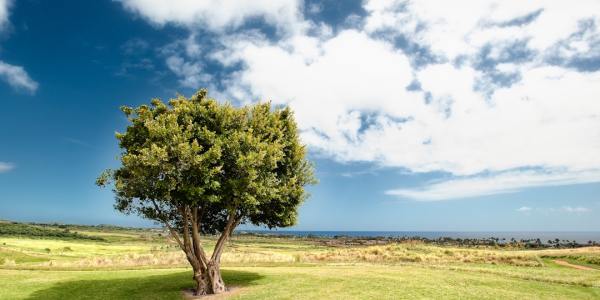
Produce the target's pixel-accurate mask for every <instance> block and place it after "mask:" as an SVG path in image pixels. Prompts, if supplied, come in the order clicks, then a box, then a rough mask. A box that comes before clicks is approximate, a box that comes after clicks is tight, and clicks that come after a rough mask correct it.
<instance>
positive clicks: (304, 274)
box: [0, 265, 600, 299]
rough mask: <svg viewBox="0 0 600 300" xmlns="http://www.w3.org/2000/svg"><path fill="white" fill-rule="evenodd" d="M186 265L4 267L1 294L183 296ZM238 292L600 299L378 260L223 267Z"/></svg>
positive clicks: (581, 289) (557, 287)
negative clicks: (67, 268) (111, 268)
mask: <svg viewBox="0 0 600 300" xmlns="http://www.w3.org/2000/svg"><path fill="white" fill-rule="evenodd" d="M190 272H191V271H190V270H187V269H162V270H122V271H62V272H61V271H23V270H19V271H17V270H0V278H3V279H4V280H2V281H0V298H1V299H180V292H181V290H182V289H185V288H189V287H190V286H191V285H192V281H191V276H190V275H191V273H190ZM223 276H224V280H225V281H226V282H227V284H229V285H230V286H235V287H237V289H236V290H235V292H234V294H233V295H232V298H233V299H267V298H270V299H298V298H301V299H368V298H370V299H415V298H435V299H442V298H443V299H499V298H501V299H529V298H536V299H551V298H555V299H556V298H557V299H598V297H600V290H599V289H598V288H592V287H585V286H581V285H577V284H556V283H553V282H548V281H544V280H531V279H530V280H523V279H520V278H515V277H512V276H508V275H506V274H504V275H500V274H494V273H485V272H479V271H476V270H443V269H435V268H426V267H422V266H392V267H389V266H388V267H385V268H382V267H381V266H373V265H358V266H318V267H236V268H225V269H224V271H223Z"/></svg>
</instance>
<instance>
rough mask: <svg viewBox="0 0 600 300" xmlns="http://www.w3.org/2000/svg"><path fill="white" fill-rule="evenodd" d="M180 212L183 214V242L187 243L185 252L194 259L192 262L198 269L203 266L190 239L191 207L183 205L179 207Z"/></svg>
mask: <svg viewBox="0 0 600 300" xmlns="http://www.w3.org/2000/svg"><path fill="white" fill-rule="evenodd" d="M178 209H179V212H180V213H181V214H182V215H183V243H184V244H185V249H186V250H184V251H185V254H186V255H187V256H188V257H190V259H191V260H192V261H191V262H190V263H191V264H192V265H193V266H194V267H196V268H197V269H200V268H201V267H202V264H201V263H200V261H199V260H198V258H197V257H196V255H193V254H194V249H193V247H192V243H191V241H190V228H189V225H190V222H189V221H190V220H189V207H188V206H187V205H185V206H183V207H181V206H180V207H178Z"/></svg>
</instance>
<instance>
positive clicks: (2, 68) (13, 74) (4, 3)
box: [0, 0, 38, 93]
mask: <svg viewBox="0 0 600 300" xmlns="http://www.w3.org/2000/svg"><path fill="white" fill-rule="evenodd" d="M11 5H12V1H11V0H0V32H2V31H3V30H4V29H5V27H6V26H7V24H8V13H9V9H10V7H11ZM0 79H2V80H4V81H6V82H7V83H8V84H9V85H10V86H12V87H13V88H16V89H22V90H26V91H28V92H30V93H34V92H35V91H36V90H37V88H38V83H37V82H35V81H34V80H33V79H31V77H29V74H27V72H26V71H25V69H23V67H21V66H15V65H11V64H8V63H6V62H3V61H1V60H0Z"/></svg>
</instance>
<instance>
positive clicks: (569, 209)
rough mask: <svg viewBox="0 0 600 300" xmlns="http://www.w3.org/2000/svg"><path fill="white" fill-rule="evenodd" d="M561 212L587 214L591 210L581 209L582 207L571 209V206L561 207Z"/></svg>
mask: <svg viewBox="0 0 600 300" xmlns="http://www.w3.org/2000/svg"><path fill="white" fill-rule="evenodd" d="M560 210H561V211H563V212H567V213H587V212H590V211H591V210H590V209H589V208H587V207H582V206H577V207H571V206H563V207H561V209H560Z"/></svg>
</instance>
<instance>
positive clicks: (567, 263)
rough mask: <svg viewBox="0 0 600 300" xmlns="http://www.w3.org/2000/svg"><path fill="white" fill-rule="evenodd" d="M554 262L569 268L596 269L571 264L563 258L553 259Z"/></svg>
mask: <svg viewBox="0 0 600 300" xmlns="http://www.w3.org/2000/svg"><path fill="white" fill-rule="evenodd" d="M554 262H555V263H556V264H559V265H561V266H565V267H571V268H573V269H577V270H587V271H590V270H596V269H594V268H590V267H586V266H580V265H574V264H572V263H570V262H567V261H564V260H560V259H555V260H554Z"/></svg>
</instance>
